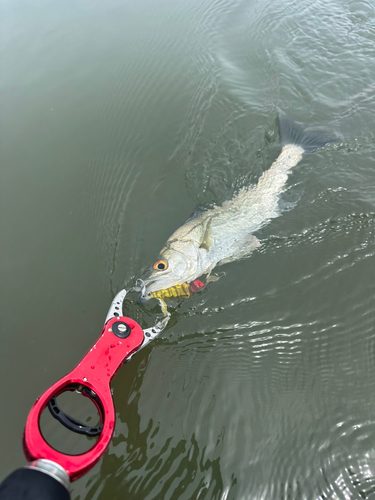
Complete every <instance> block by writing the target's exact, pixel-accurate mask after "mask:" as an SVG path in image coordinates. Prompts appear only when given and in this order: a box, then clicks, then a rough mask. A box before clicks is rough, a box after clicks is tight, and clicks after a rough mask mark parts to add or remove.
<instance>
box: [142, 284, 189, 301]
mask: <svg viewBox="0 0 375 500" xmlns="http://www.w3.org/2000/svg"><path fill="white" fill-rule="evenodd" d="M190 295H191V292H190V289H189V285H188V284H187V283H181V285H176V286H171V287H170V288H166V289H165V290H159V291H157V292H153V293H152V294H151V297H152V298H153V299H177V298H178V297H184V298H188V297H190Z"/></svg>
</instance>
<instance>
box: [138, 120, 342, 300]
mask: <svg viewBox="0 0 375 500" xmlns="http://www.w3.org/2000/svg"><path fill="white" fill-rule="evenodd" d="M279 135H280V146H281V152H280V155H279V156H278V157H277V159H276V160H275V161H274V162H273V163H272V165H271V167H270V168H269V169H268V170H266V171H265V172H263V174H262V175H261V176H260V178H259V180H258V182H257V184H256V185H252V186H245V187H242V188H241V189H240V190H239V191H238V192H237V194H236V195H235V196H234V197H233V198H231V199H229V200H226V201H225V202H224V203H223V204H222V205H221V206H219V205H215V206H213V207H212V208H209V209H202V208H198V209H197V210H195V211H194V212H193V214H192V215H191V216H190V217H189V218H188V219H187V220H186V222H185V223H184V224H183V225H182V226H180V227H179V228H178V229H177V230H176V231H175V232H174V233H173V234H172V235H171V236H170V237H169V238H168V240H167V242H166V244H165V246H164V248H162V250H161V251H160V253H159V256H158V258H157V259H156V261H155V262H154V264H153V265H152V266H151V267H150V268H149V270H148V271H147V272H146V273H145V274H144V275H143V276H142V278H141V281H142V283H143V287H142V292H141V299H142V300H141V301H145V300H148V299H150V298H157V299H159V300H164V299H166V298H176V297H179V296H180V297H183V298H184V297H187V296H190V295H191V294H190V292H189V290H190V289H189V286H190V285H192V284H194V281H195V280H197V278H199V277H202V276H204V275H206V276H207V278H206V282H208V281H209V280H210V278H212V276H211V273H212V271H213V269H214V268H215V267H217V266H221V265H223V264H227V263H229V262H233V261H236V260H239V259H243V258H246V257H249V256H250V255H251V254H252V253H253V252H254V251H255V250H256V249H258V248H259V247H260V246H261V243H260V241H259V240H258V238H257V237H256V236H255V235H254V234H253V233H256V232H257V231H259V230H260V229H261V228H263V227H264V226H265V225H266V224H268V223H269V222H270V221H271V220H272V219H274V218H276V217H278V216H280V215H281V209H280V204H279V197H280V194H281V193H282V192H283V191H284V190H285V185H286V182H287V179H288V175H289V173H290V172H291V170H292V168H293V167H295V166H296V165H297V164H298V163H299V162H300V161H301V159H302V158H303V156H304V155H306V154H308V153H313V152H314V151H316V150H318V149H320V148H322V147H324V146H325V145H326V144H328V143H331V142H335V141H336V140H337V137H336V136H334V135H330V134H328V133H327V132H322V131H318V130H308V129H305V128H303V127H302V126H301V125H298V124H297V123H295V122H294V121H292V120H290V119H289V118H287V117H286V116H285V115H283V114H280V115H279ZM200 283H202V282H200ZM198 288H199V289H201V288H202V286H199V287H198Z"/></svg>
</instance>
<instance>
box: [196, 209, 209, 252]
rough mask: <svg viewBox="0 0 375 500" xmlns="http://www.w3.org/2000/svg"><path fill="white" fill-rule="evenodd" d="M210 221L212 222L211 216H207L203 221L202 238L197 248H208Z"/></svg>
mask: <svg viewBox="0 0 375 500" xmlns="http://www.w3.org/2000/svg"><path fill="white" fill-rule="evenodd" d="M211 222H212V217H207V219H206V220H205V221H204V226H203V232H202V239H201V241H200V243H199V248H204V249H205V250H209V249H210V245H211Z"/></svg>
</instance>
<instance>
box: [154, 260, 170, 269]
mask: <svg viewBox="0 0 375 500" xmlns="http://www.w3.org/2000/svg"><path fill="white" fill-rule="evenodd" d="M152 267H153V268H154V269H155V270H156V271H165V270H166V269H168V262H167V261H166V260H157V261H156V262H155V264H154V265H153V266H152Z"/></svg>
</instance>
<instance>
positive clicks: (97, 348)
mask: <svg viewBox="0 0 375 500" xmlns="http://www.w3.org/2000/svg"><path fill="white" fill-rule="evenodd" d="M123 323H126V325H128V326H129V327H130V332H129V333H128V334H127V335H128V336H127V337H126V338H120V337H119V336H116V335H115V333H113V331H112V328H113V330H114V331H116V332H117V333H118V332H119V328H118V325H120V326H122V327H123ZM120 334H121V333H120ZM125 335H126V334H125ZM122 336H124V335H122ZM143 338H144V335H143V331H142V328H141V327H140V326H139V325H138V323H136V322H135V321H134V320H132V319H130V318H125V317H119V318H113V319H110V320H109V321H108V322H107V323H106V324H105V325H104V328H103V331H102V333H101V336H100V337H99V339H98V340H97V342H96V343H95V344H94V345H93V346H92V348H91V349H90V351H89V352H88V353H87V354H86V356H85V357H84V358H83V359H82V360H81V361H80V362H79V363H78V365H77V366H76V367H75V368H74V369H73V370H72V371H71V372H70V373H68V374H67V375H65V377H63V378H61V379H60V380H59V381H58V382H56V383H55V384H53V385H52V386H51V387H50V388H49V389H47V390H46V391H45V392H44V393H43V394H42V395H41V396H40V397H39V398H38V399H37V400H36V401H35V403H34V405H33V406H32V408H31V410H30V413H29V416H28V418H27V421H26V427H25V432H24V439H23V446H24V452H25V455H26V458H27V459H28V460H30V461H31V460H37V459H41V458H45V459H48V460H52V461H53V462H56V463H58V464H59V465H61V466H62V467H63V468H64V469H65V470H66V472H67V473H68V475H69V477H70V480H71V481H74V480H75V479H78V478H79V477H81V476H83V475H84V474H85V473H86V472H87V471H88V470H90V469H91V468H92V467H93V466H94V465H95V464H96V462H97V461H98V460H99V459H100V458H101V456H102V455H103V454H104V453H105V451H106V449H107V447H108V445H109V443H110V440H111V438H112V435H113V431H114V426H115V420H116V417H115V408H114V405H113V399H112V394H111V389H110V382H111V380H112V378H113V377H114V375H115V374H116V372H117V370H118V369H119V368H120V366H121V365H122V364H123V363H124V361H125V360H126V358H128V357H129V356H130V355H131V354H132V353H133V352H134V351H136V350H137V349H139V347H140V346H141V345H142V342H143ZM72 385H76V386H82V387H87V388H88V389H91V390H92V391H94V393H95V394H96V396H97V398H95V399H96V400H97V401H94V403H95V405H96V407H97V409H98V411H99V414H100V418H101V423H102V424H103V430H102V432H101V433H100V436H99V438H98V440H97V442H96V443H95V445H94V446H93V447H92V448H91V449H90V450H89V451H87V452H86V453H83V454H82V455H66V454H64V453H60V452H59V451H57V450H55V449H54V448H52V447H51V446H50V445H49V444H48V443H47V442H46V441H45V439H44V438H43V436H42V433H41V430H40V424H39V421H40V416H41V414H42V411H43V410H44V409H45V408H46V406H47V404H48V402H49V401H50V399H51V398H52V397H53V396H58V395H59V394H61V393H62V392H65V391H66V390H68V387H69V386H72ZM99 401H100V404H99Z"/></svg>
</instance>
